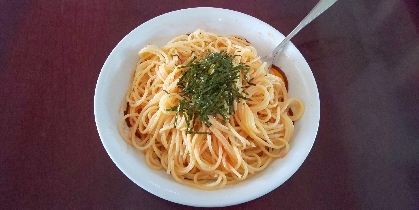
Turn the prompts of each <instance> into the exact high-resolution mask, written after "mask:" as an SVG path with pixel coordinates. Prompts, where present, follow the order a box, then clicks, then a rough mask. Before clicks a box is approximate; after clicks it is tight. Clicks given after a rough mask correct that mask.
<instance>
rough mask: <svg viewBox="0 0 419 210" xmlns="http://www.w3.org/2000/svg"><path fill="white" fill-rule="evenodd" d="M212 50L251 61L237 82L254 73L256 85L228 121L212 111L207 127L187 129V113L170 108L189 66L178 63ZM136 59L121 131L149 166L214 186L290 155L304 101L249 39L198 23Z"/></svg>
mask: <svg viewBox="0 0 419 210" xmlns="http://www.w3.org/2000/svg"><path fill="white" fill-rule="evenodd" d="M208 51H209V52H221V51H225V52H227V53H228V54H230V55H234V59H233V62H234V63H235V65H237V64H239V63H243V64H245V65H247V66H248V67H249V70H248V73H247V74H248V75H244V73H243V72H241V73H240V75H239V76H240V78H241V79H238V80H237V87H238V88H239V89H240V90H244V87H243V86H244V84H243V83H242V79H243V78H247V77H249V78H252V83H253V84H254V85H252V86H249V87H246V89H245V92H246V93H247V94H248V95H247V97H248V100H245V99H238V100H236V101H234V109H235V110H234V113H233V114H231V116H230V117H229V119H228V120H227V121H225V122H224V121H223V118H222V117H220V116H210V117H209V122H210V124H211V125H210V126H207V125H206V124H205V123H198V126H195V127H194V129H195V130H196V131H199V132H204V134H202V133H189V132H188V131H187V123H188V122H187V119H186V116H185V114H182V113H177V112H176V111H172V110H170V109H171V108H172V107H175V106H177V105H178V104H179V101H180V100H181V99H182V95H181V94H180V89H179V87H178V85H177V83H178V81H179V78H180V77H181V75H182V70H184V69H182V68H179V66H184V65H186V64H188V63H189V62H191V61H192V60H193V59H194V57H198V58H200V57H203V56H204V55H205V53H206V52H208ZM139 57H140V59H139V61H138V64H137V67H136V69H135V71H134V72H133V75H132V84H131V88H130V89H129V90H128V92H127V94H126V102H127V109H126V112H125V114H124V116H123V117H122V118H121V120H120V122H119V131H120V134H121V136H122V137H123V139H124V140H125V141H126V142H127V143H129V144H131V145H132V146H134V147H135V148H136V149H138V150H140V151H143V152H144V154H145V160H146V162H147V164H148V165H149V166H150V168H152V169H156V170H165V171H166V172H167V173H168V174H171V176H172V177H173V178H174V179H175V180H176V181H178V182H180V183H182V184H185V185H188V186H192V187H196V188H199V189H205V190H213V189H220V188H222V187H224V186H225V185H227V184H233V183H238V182H240V181H243V180H245V179H247V178H249V177H251V176H252V175H253V174H255V173H256V172H258V171H262V170H264V169H265V168H266V167H267V166H268V165H269V164H270V163H271V162H272V160H274V159H275V158H281V157H284V156H285V155H286V154H287V153H288V151H289V149H290V146H289V142H290V140H291V137H292V135H293V132H294V124H293V122H294V121H296V120H298V119H299V118H300V117H301V116H302V115H303V112H304V105H303V103H302V102H301V101H300V100H299V99H296V98H291V97H289V96H288V92H287V89H286V87H285V84H284V81H283V80H281V79H280V78H279V77H277V76H275V75H274V74H271V73H270V72H269V71H268V69H267V66H266V63H262V62H261V60H260V57H258V55H257V52H256V49H255V48H254V47H252V46H251V44H250V43H249V42H247V41H246V40H245V39H244V38H240V37H237V36H218V35H216V34H213V33H209V32H206V31H204V30H201V29H198V30H196V31H194V32H193V33H191V34H187V35H181V36H178V37H175V38H174V39H172V40H171V41H169V42H168V43H167V44H166V45H165V46H163V47H161V48H159V47H157V46H154V45H148V46H146V47H145V48H143V49H141V50H140V52H139ZM209 97H210V96H209ZM206 133H208V134H206Z"/></svg>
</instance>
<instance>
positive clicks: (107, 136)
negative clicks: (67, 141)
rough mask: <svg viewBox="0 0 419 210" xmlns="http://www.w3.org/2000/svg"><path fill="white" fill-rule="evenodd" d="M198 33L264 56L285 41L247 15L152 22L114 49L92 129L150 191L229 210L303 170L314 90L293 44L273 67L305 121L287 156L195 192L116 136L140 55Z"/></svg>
mask: <svg viewBox="0 0 419 210" xmlns="http://www.w3.org/2000/svg"><path fill="white" fill-rule="evenodd" d="M198 28H201V29H204V30H206V31H209V32H212V33H215V34H219V35H239V36H242V37H244V38H246V39H247V40H248V41H250V43H252V45H253V46H254V47H255V48H256V49H257V50H258V54H259V55H262V56H263V55H266V54H268V53H269V52H270V51H271V50H272V49H273V48H274V47H275V46H276V45H277V44H279V42H280V41H281V40H282V39H283V38H284V36H283V35H282V34H281V33H279V32H278V31H277V30H275V29H274V28H273V27H271V26H269V25H268V24H266V23H264V22H262V21H261V20H258V19H256V18H254V17H251V16H249V15H246V14H243V13H239V12H236V11H231V10H226V9H219V8H191V9H183V10H178V11H174V12H169V13H166V14H163V15H160V16H158V17H156V18H153V19H151V20H149V21H147V22H145V23H143V24H142V25H140V26H139V27H137V28H135V29H134V30H133V31H131V32H130V33H129V34H128V35H127V36H125V37H124V38H123V39H122V40H121V41H120V42H119V43H118V45H117V46H116V47H115V49H113V50H112V52H111V54H110V55H109V57H108V58H107V60H106V62H105V64H104V65H103V67H102V70H101V72H100V75H99V78H98V81H97V85H96V91H95V96H94V114H95V121H96V126H97V129H98V131H99V135H100V138H101V139H102V143H103V146H104V147H105V149H106V151H107V152H108V154H109V156H110V157H111V159H112V160H113V161H114V162H115V164H116V165H117V167H118V168H119V169H120V170H121V171H122V172H123V173H124V174H125V175H126V176H127V177H128V178H129V179H131V180H132V181H133V182H134V183H136V184H137V185H139V186H140V187H142V188H143V189H145V190H147V191H148V192H150V193H152V194H154V195H156V196H158V197H160V198H163V199H166V200H169V201H172V202H175V203H179V204H184V205H189V206H200V207H215V206H229V205H235V204H239V203H244V202H247V201H250V200H253V199H256V198H258V197H260V196H262V195H265V194H266V193H269V192H270V191H272V190H274V189H275V188H277V187H278V186H280V185H281V184H282V183H284V182H285V181H286V180H287V179H288V178H290V177H291V176H292V175H293V174H294V173H295V172H296V171H297V169H298V168H299V167H300V166H301V164H302V163H303V161H304V160H305V158H306V157H307V155H308V153H309V152H310V149H311V147H312V145H313V143H314V140H315V137H316V134H317V129H318V126H319V119H320V101H319V94H318V90H317V85H316V82H315V80H314V77H313V74H312V72H311V70H310V67H309V66H308V64H307V62H306V60H305V59H304V57H303V56H302V55H301V53H300V52H299V51H298V50H297V48H296V47H295V46H294V45H292V44H291V43H290V44H288V45H287V46H286V47H285V48H284V50H283V52H282V53H281V54H279V55H278V56H277V59H276V60H275V62H274V63H275V64H276V65H277V66H278V67H280V68H281V69H282V70H283V71H284V72H285V74H286V75H287V78H288V81H289V92H290V95H291V96H292V97H296V98H300V99H301V100H302V101H303V102H304V104H305V113H304V115H303V117H302V118H301V119H300V120H298V121H297V122H296V123H295V133H294V136H293V139H292V140H291V143H290V151H289V153H288V154H287V155H286V156H285V157H284V158H282V159H276V160H274V161H273V162H272V163H271V164H270V165H269V167H267V168H266V169H265V170H264V171H262V172H260V173H257V174H256V175H255V176H253V177H251V178H250V179H248V180H245V181H243V182H241V183H239V184H235V185H228V186H226V187H225V188H223V189H220V190H214V191H205V190H199V189H195V188H192V187H188V186H185V185H182V184H179V183H177V182H176V181H175V180H174V179H172V177H171V175H168V174H166V173H165V171H164V170H160V171H156V170H153V169H150V168H149V167H148V166H147V164H146V163H145V158H144V155H143V154H142V153H141V152H138V151H136V150H135V149H133V147H131V146H129V145H128V144H127V143H125V142H124V140H123V139H122V138H121V137H120V135H119V133H118V126H117V124H118V120H119V119H120V118H121V117H122V116H123V107H124V103H123V101H124V96H125V93H126V91H127V89H128V88H129V84H130V75H131V72H132V71H133V70H134V68H135V66H136V63H137V61H138V52H139V50H140V49H141V48H143V47H144V46H146V45H147V44H155V45H158V46H163V45H164V44H165V43H166V42H167V41H169V40H170V39H171V38H173V37H175V36H178V35H181V34H187V33H190V32H193V31H195V30H196V29H198Z"/></svg>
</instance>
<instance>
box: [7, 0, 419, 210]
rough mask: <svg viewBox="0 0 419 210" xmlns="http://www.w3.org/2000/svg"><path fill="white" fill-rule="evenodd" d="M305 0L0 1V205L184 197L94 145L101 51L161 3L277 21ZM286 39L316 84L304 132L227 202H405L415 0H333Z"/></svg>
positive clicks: (418, 6)
mask: <svg viewBox="0 0 419 210" xmlns="http://www.w3.org/2000/svg"><path fill="white" fill-rule="evenodd" d="M316 2H317V1H316V0H282V1H274V0H266V1H251V0H244V1H214V0H206V1H194V0H177V1H162V0H154V1H151V2H149V1H143V0H136V1H134V0H127V1H111V0H103V1H93V0H92V1H75V0H62V1H47V0H33V1H29V0H15V1H5V0H3V1H0V40H1V41H0V50H1V51H0V66H1V68H0V72H1V74H0V97H1V98H0V112H1V115H0V119H1V125H0V135H1V137H0V139H1V144H0V193H1V194H0V207H1V208H2V209H27V208H29V209H109V208H111V209H120V208H121V209H188V208H191V207H188V206H183V205H180V204H175V203H172V202H169V201H166V200H164V199H161V198H159V197H156V196H154V195H152V194H150V193H148V192H147V191H145V190H143V189H142V188H140V187H138V186H137V185H136V184H134V183H133V182H132V181H130V180H129V179H128V178H127V177H126V176H125V175H124V174H123V173H122V172H121V171H120V170H119V169H118V168H117V167H116V165H115V164H114V163H113V162H112V160H111V159H110V158H109V156H108V155H107V153H106V151H105V149H104V148H103V146H102V143H101V141H100V138H99V135H98V132H97V130H96V125H95V121H94V115H93V96H94V90H95V85H96V80H97V78H98V75H99V72H100V70H101V67H102V65H103V63H104V62H105V60H106V58H107V56H108V55H109V53H110V52H111V50H112V49H113V48H114V47H115V46H116V44H117V43H118V42H119V41H120V40H121V39H122V38H123V37H124V36H125V35H126V34H127V33H129V32H130V31H131V30H132V29H134V28H135V27H137V26H138V25H140V24H142V23H144V22H145V21H147V20H149V19H151V18H153V17H155V16H158V15H160V14H163V13H166V12H170V11H173V10H177V9H181V8H189V7H198V6H209V7H220V8H227V9H232V10H236V11H240V12H243V13H246V14H249V15H251V16H253V17H256V18H258V19H260V20H262V21H265V22H267V23H268V24H270V25H272V26H273V27H275V28H276V29H278V30H279V31H281V32H282V33H284V34H288V33H289V32H291V30H292V29H293V28H294V27H295V26H296V25H297V24H298V22H299V21H300V20H301V19H302V18H303V17H304V16H305V15H306V14H307V13H308V12H309V11H310V9H311V8H312V7H313V6H314V5H315V4H316ZM191 21H193V20H191ZM186 24H187V23H186ZM292 41H293V43H294V44H295V45H296V46H297V48H298V49H299V50H300V51H301V53H302V54H303V55H304V56H305V58H306V59H307V62H308V63H309V65H310V67H311V69H312V71H313V74H314V76H315V78H316V81H317V85H318V88H319V93H320V101H321V120H320V127H319V131H318V135H317V138H316V141H315V144H314V146H313V148H312V150H311V152H310V154H309V156H308V158H307V159H306V161H305V162H304V163H303V165H302V166H301V167H300V169H299V170H298V171H297V172H296V173H295V174H294V175H293V176H292V177H291V178H290V179H289V180H288V181H286V182H285V183H284V184H283V185H281V186H280V187H278V188H277V189H275V190H274V191H272V192H270V193H268V194H267V195H265V196H262V197H260V198H258V199H255V200H253V201H250V202H247V203H244V204H240V205H236V206H230V207H228V209H418V208H419V2H418V1H417V0H404V1H397V0H381V1H379V0H368V1H367V0H364V1H362V0H351V1H345V0H340V1H338V2H337V3H336V4H335V5H334V6H332V7H331V8H330V9H329V10H328V11H326V12H325V13H324V14H322V15H321V16H320V17H319V18H318V19H316V20H315V21H314V22H312V23H311V24H310V25H308V26H307V27H306V28H304V29H303V30H302V31H301V32H300V33H299V34H298V35H297V36H295V37H294V38H293V40H292ZM238 196H240V195H239V194H238Z"/></svg>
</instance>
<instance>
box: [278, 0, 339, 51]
mask: <svg viewBox="0 0 419 210" xmlns="http://www.w3.org/2000/svg"><path fill="white" fill-rule="evenodd" d="M336 1H337V0H320V1H319V2H318V3H317V4H316V6H314V8H313V9H312V10H311V11H310V13H308V15H307V16H306V17H305V18H304V19H303V20H302V21H301V22H300V23H299V24H298V26H297V27H295V28H294V30H292V31H291V33H290V34H288V36H287V37H285V39H284V40H282V42H281V43H279V45H278V46H277V47H276V48H275V49H274V51H273V56H272V57H275V56H276V54H278V52H279V50H280V49H281V48H282V47H283V46H284V45H285V44H286V43H288V41H289V40H290V39H291V38H292V37H293V36H294V35H295V34H297V33H298V32H299V31H300V30H301V29H302V28H304V27H305V26H306V25H307V24H309V23H310V22H311V21H313V20H314V19H315V18H316V17H318V16H319V15H320V14H322V13H323V12H324V11H325V10H326V9H328V8H329V7H330V6H332V5H333V4H334V3H335V2H336Z"/></svg>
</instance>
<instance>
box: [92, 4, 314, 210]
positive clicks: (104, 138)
mask: <svg viewBox="0 0 419 210" xmlns="http://www.w3.org/2000/svg"><path fill="white" fill-rule="evenodd" d="M188 12H197V13H200V12H221V13H227V14H234V15H236V16H238V17H241V18H249V19H253V20H254V21H256V22H259V23H260V24H262V25H263V26H264V27H268V28H270V29H271V30H273V31H275V32H276V33H278V34H280V35H281V36H282V37H283V35H282V34H281V33H280V32H279V31H277V30H276V29H274V28H273V27H272V26H270V25H269V24H267V23H265V22H263V21H262V20H260V19H257V18H255V17H252V16H250V15H247V14H245V13H241V12H238V11H234V10H230V9H224V8H216V7H195V8H185V9H180V10H175V11H171V12H168V13H164V14H161V15H159V16H156V17H154V18H152V19H150V20H148V21H146V22H144V23H143V24H141V25H139V26H137V27H136V28H135V29H133V30H132V31H131V32H130V33H128V34H127V35H126V36H124V38H123V39H122V40H121V41H119V42H118V44H117V45H116V46H115V48H114V49H113V50H112V52H111V53H110V54H109V56H108V57H107V59H106V61H105V63H104V65H103V66H102V69H101V72H100V74H99V77H98V80H97V84H96V88H95V95H94V115H95V122H96V128H97V130H98V133H99V136H100V139H101V142H102V144H103V146H104V148H105V150H106V152H107V153H108V155H109V157H110V158H111V159H112V161H113V162H114V163H115V165H116V166H117V167H118V168H119V169H120V170H121V171H122V172H123V173H124V174H125V175H126V176H127V177H128V178H129V179H131V180H132V181H133V182H134V183H136V184H137V185H138V186H140V187H141V188H143V189H144V190H146V191H148V192H150V193H151V194H154V195H156V196H158V197H160V198H163V199H165V200H168V201H171V202H175V203H179V204H183V205H188V206H196V207H221V206H230V205H236V204H240V203H244V202H247V201H251V200H254V199H256V198H259V197H261V196H263V195H265V194H267V193H269V192H271V191H272V190H274V189H276V188H277V187H279V186H280V185H282V184H283V183H284V182H285V181H286V180H288V179H289V178H290V177H291V176H292V175H293V174H294V173H295V172H296V171H297V170H298V168H299V167H300V166H301V165H302V163H303V162H304V160H305V159H306V157H307V156H308V154H309V152H310V150H311V148H312V146H313V144H314V141H315V138H316V135H317V131H318V128H319V121H320V100H319V93H318V89H317V84H316V82H315V80H314V76H313V73H312V71H311V69H310V67H309V66H308V63H307V61H306V60H305V59H304V57H303V56H302V54H301V53H300V52H299V51H298V49H297V48H296V47H295V46H294V45H293V44H292V43H289V45H288V46H287V49H291V50H293V52H294V53H297V54H298V55H299V56H300V57H301V58H302V60H301V59H300V60H301V61H303V62H304V65H303V67H302V68H308V70H309V71H308V72H304V73H305V74H308V75H307V77H309V78H312V81H311V80H310V81H308V82H310V85H311V86H313V84H314V87H315V89H313V90H310V91H311V92H310V94H312V95H313V98H317V100H314V101H313V103H312V104H310V105H311V106H312V108H313V109H314V111H315V112H316V113H313V116H314V117H315V119H314V122H315V123H316V124H315V125H313V129H312V130H311V131H310V132H311V137H310V138H312V140H310V141H309V142H310V144H309V145H306V146H305V150H304V151H305V154H303V155H302V156H304V157H302V158H300V159H301V162H299V163H298V166H296V167H295V166H294V167H292V168H289V171H287V175H286V176H287V177H286V178H285V179H283V180H282V181H281V182H277V183H275V184H272V185H271V186H269V187H267V188H265V189H264V190H254V191H252V192H251V193H250V194H246V195H245V196H242V197H240V198H232V197H231V196H227V197H225V196H224V198H220V199H219V200H217V202H216V203H215V202H214V200H210V201H209V202H205V201H204V203H202V199H191V198H189V197H186V198H184V199H179V198H181V197H182V196H179V192H169V191H170V190H171V189H163V188H162V186H161V185H158V184H156V183H143V182H141V181H139V180H138V179H135V177H133V175H132V174H129V172H127V169H126V166H125V165H123V164H122V163H121V162H120V160H119V159H118V157H116V156H115V154H114V153H113V152H112V148H111V147H113V146H115V144H112V145H110V144H109V141H115V140H114V139H110V138H112V137H109V133H108V132H106V131H105V130H106V129H107V128H106V126H108V125H106V124H104V123H103V120H104V119H105V118H103V117H102V116H101V113H99V112H100V111H101V110H100V109H103V108H104V106H103V105H101V104H100V103H101V98H103V97H105V96H104V95H103V92H101V90H103V87H102V86H103V78H104V74H106V73H107V72H106V69H107V68H108V66H109V62H111V61H110V59H111V58H112V56H113V55H114V54H115V53H117V51H118V49H119V48H118V47H119V46H121V44H122V43H124V42H127V39H128V37H130V36H132V35H133V34H134V33H135V32H136V31H138V30H141V29H142V28H143V27H148V25H150V24H153V22H155V21H156V20H158V19H164V18H170V17H172V16H176V15H178V14H179V13H181V14H184V13H188ZM313 82H314V83H313ZM115 124H116V123H115ZM116 138H118V137H116ZM150 170H152V169H150ZM262 173H263V172H262ZM169 178H171V177H169ZM252 178H253V177H252ZM252 178H251V179H252ZM173 182H175V181H174V180H173ZM186 187H187V186H186ZM187 188H190V187H187ZM221 190H223V189H221ZM192 191H194V192H198V191H199V192H200V193H202V194H203V195H206V194H208V192H214V191H202V190H196V189H192ZM217 191H218V190H217ZM162 192H163V193H162ZM167 195H171V196H167ZM173 195H176V196H174V197H172V196H173ZM226 199H228V200H226ZM212 202H214V203H212Z"/></svg>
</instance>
